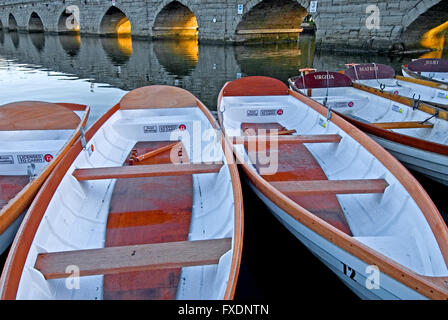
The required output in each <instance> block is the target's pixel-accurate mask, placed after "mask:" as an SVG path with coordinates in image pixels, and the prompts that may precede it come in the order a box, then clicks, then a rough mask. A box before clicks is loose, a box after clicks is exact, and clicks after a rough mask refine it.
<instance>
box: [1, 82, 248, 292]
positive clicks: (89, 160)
mask: <svg viewBox="0 0 448 320" xmlns="http://www.w3.org/2000/svg"><path fill="white" fill-rule="evenodd" d="M216 128H217V123H216V120H215V119H214V118H213V116H212V115H211V113H210V112H209V111H208V109H207V108H206V107H205V106H204V105H203V104H202V103H201V102H200V101H199V100H197V99H196V98H195V97H194V96H193V95H192V94H191V93H189V92H187V91H185V90H183V89H180V88H176V87H168V86H151V87H144V88H140V89H136V90H134V91H131V92H130V93H128V94H127V95H126V96H125V97H124V98H123V99H122V100H121V101H120V103H119V104H118V105H116V106H115V107H113V108H112V109H111V110H109V111H108V112H107V113H106V114H105V115H103V116H102V117H101V118H100V119H99V120H98V121H97V122H96V123H95V124H94V125H93V126H92V127H91V128H90V129H89V130H88V131H87V132H86V134H85V136H84V137H82V138H81V139H80V140H78V141H77V142H76V143H75V144H74V145H73V147H72V148H71V149H70V150H69V151H68V153H67V155H66V156H65V157H64V159H63V160H62V161H61V162H60V164H59V165H58V166H57V167H56V168H55V170H54V171H53V173H52V174H51V176H50V177H49V178H48V180H47V182H46V183H45V185H44V186H43V187H42V189H41V191H40V192H39V194H38V195H37V197H36V199H35V201H34V202H33V204H32V205H31V207H30V210H29V214H28V215H27V216H26V217H25V219H24V221H23V224H22V227H21V229H20V230H19V232H18V235H17V237H16V239H15V241H14V243H13V246H12V248H11V251H10V254H9V256H8V260H7V261H6V264H5V268H4V271H3V274H2V278H1V279H0V296H1V298H2V299H58V300H59V299H82V300H86V299H87V300H90V299H92V300H93V299H107V300H108V299H181V300H185V299H187V300H197V299H198V300H199V299H231V298H233V295H234V292H235V286H236V281H237V279H238V271H239V264H240V258H241V250H242V241H243V238H242V236H243V235H242V233H243V205H242V195H241V186H240V181H239V176H238V171H237V168H236V165H235V163H234V162H233V161H232V160H233V157H232V153H231V149H230V147H229V146H227V145H226V144H225V142H224V139H223V136H222V134H221V133H220V132H219V131H215V129H216ZM226 148H227V149H228V150H230V152H227V153H226V154H224V153H223V151H224V150H225V149H226Z"/></svg>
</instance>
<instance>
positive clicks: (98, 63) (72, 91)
mask: <svg viewBox="0 0 448 320" xmlns="http://www.w3.org/2000/svg"><path fill="white" fill-rule="evenodd" d="M314 40H315V39H314V37H313V36H304V35H303V36H301V38H300V39H299V41H298V42H297V43H286V44H272V45H262V46H260V45H253V46H233V45H216V44H213V45H212V44H198V42H197V41H195V40H184V41H174V40H169V41H168V40H158V41H149V40H135V39H134V40H131V39H130V38H120V39H116V38H100V37H80V36H69V35H64V36H57V35H47V34H45V35H44V34H41V33H36V34H28V33H3V32H1V31H0V105H1V104H5V103H9V102H13V101H19V100H42V101H49V102H73V103H80V104H87V105H89V106H90V107H91V116H90V119H89V122H88V125H90V124H92V123H93V122H94V121H95V120H96V119H97V118H98V117H99V116H101V115H102V114H103V113H104V112H105V111H106V110H108V109H109V108H110V107H112V106H113V105H115V104H116V103H117V102H118V101H119V100H120V99H121V97H122V96H123V95H124V94H126V92H127V91H129V90H132V89H135V88H138V87H141V86H146V85H153V84H165V85H174V86H179V87H182V88H184V89H186V90H188V91H190V92H192V93H193V94H194V95H195V96H197V97H198V98H199V99H200V100H201V101H202V102H204V103H205V104H206V105H207V106H208V107H209V108H210V109H211V110H212V111H213V110H216V101H217V97H218V94H219V92H220V90H221V88H222V86H223V85H224V84H225V83H226V82H227V81H232V80H235V79H237V78H239V77H244V76H251V75H263V76H270V77H274V78H278V79H280V80H282V81H284V82H285V83H286V82H287V79H288V78H289V77H291V76H295V75H297V74H298V69H299V68H304V67H314V68H316V69H318V70H334V71H337V70H342V69H344V65H345V64H346V63H353V62H356V63H363V62H365V63H370V62H376V63H384V64H389V65H391V66H393V67H394V69H395V70H396V71H397V72H400V70H401V65H402V64H404V63H408V62H409V61H410V59H412V58H418V57H420V55H412V56H393V57H387V56H372V55H359V54H342V53H340V54H335V53H328V52H319V51H316V50H315V45H314V43H315V41H314ZM443 56H444V57H445V58H446V57H447V54H446V51H445V53H444V54H443ZM415 175H416V177H417V178H418V180H419V181H420V182H421V184H422V185H423V186H424V187H425V189H426V190H427V192H428V193H429V195H430V196H431V198H432V199H433V201H434V203H435V204H436V205H437V207H438V208H439V210H440V211H441V212H442V215H443V216H444V218H445V219H446V218H447V210H448V200H447V199H448V198H447V197H446V195H445V194H446V192H447V191H448V187H445V186H443V185H440V184H437V183H435V182H432V181H431V180H429V179H426V178H425V177H422V176H420V175H418V174H415ZM244 195H245V197H244V201H245V215H246V221H245V239H244V241H245V246H244V252H243V262H242V265H241V272H240V278H239V283H238V287H237V291H236V298H238V299H287V300H289V299H296V298H298V297H299V296H300V299H305V300H307V299H313V300H316V299H319V300H322V299H332V300H335V299H336V300H356V299H357V298H356V297H355V296H354V295H353V294H352V293H351V292H350V291H349V290H348V289H347V288H346V287H345V286H344V285H343V284H342V283H341V282H340V281H339V280H338V279H337V278H336V277H335V276H334V275H333V274H332V273H331V272H330V271H329V270H328V269H327V268H326V267H324V266H323V265H322V264H321V263H320V262H319V261H317V260H316V258H314V256H313V255H311V254H310V253H309V252H308V251H307V250H306V249H304V247H303V246H302V245H301V244H300V243H299V242H298V241H297V240H296V239H295V238H294V237H293V236H292V235H291V234H290V233H289V232H287V231H286V229H284V227H283V226H281V225H280V224H279V223H278V222H277V221H276V220H275V219H274V218H273V217H272V215H271V214H270V213H269V212H268V211H267V209H266V207H264V205H263V204H262V203H260V201H259V200H258V198H257V197H256V196H255V195H254V194H253V193H252V192H251V191H250V190H249V188H247V187H246V186H245V185H244ZM445 221H447V220H445ZM5 259H6V254H4V255H3V256H1V257H0V270H1V267H2V265H3V262H4V260H5Z"/></svg>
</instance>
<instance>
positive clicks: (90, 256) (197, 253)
mask: <svg viewBox="0 0 448 320" xmlns="http://www.w3.org/2000/svg"><path fill="white" fill-rule="evenodd" d="M231 248H232V239H231V238H226V239H216V240H203V241H182V242H166V243H158V244H145V245H135V246H123V247H109V248H102V249H91V250H78V251H67V252H55V253H42V254H39V255H38V256H37V259H36V264H35V266H34V267H35V268H36V269H37V270H39V271H40V272H41V273H42V274H43V275H44V277H45V279H47V280H49V279H60V278H67V277H70V276H73V273H71V272H67V267H68V266H77V267H78V268H79V276H80V277H85V276H92V275H105V274H117V273H123V272H136V271H146V270H159V269H166V268H180V267H191V266H200V265H212V264H218V262H219V259H220V258H221V256H222V255H223V254H225V253H226V252H228V251H229V250H230V249H231Z"/></svg>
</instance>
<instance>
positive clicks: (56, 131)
mask: <svg viewBox="0 0 448 320" xmlns="http://www.w3.org/2000/svg"><path fill="white" fill-rule="evenodd" d="M88 115H89V108H88V107H87V106H83V105H75V104H66V103H58V104H54V103H46V102H37V101H25V102H16V103H11V104H7V105H4V106H0V253H2V252H4V251H5V250H6V249H7V248H8V247H9V245H10V244H11V243H12V241H13V239H14V236H15V235H16V232H17V229H18V228H19V225H20V223H21V221H22V219H23V217H24V215H25V213H26V210H27V208H28V206H29V205H30V203H31V202H32V200H33V198H34V196H35V195H36V194H37V192H38V191H39V188H40V187H41V186H42V184H43V183H44V182H45V179H46V178H47V177H48V175H49V174H50V173H51V171H52V170H53V169H54V167H55V166H56V165H57V164H58V162H59V161H60V160H61V159H62V157H63V156H64V155H65V153H66V152H67V151H68V149H69V147H70V146H71V145H72V144H73V143H74V142H75V141H76V139H77V138H78V137H79V135H80V130H81V128H82V127H84V126H85V124H86V121H87V118H88Z"/></svg>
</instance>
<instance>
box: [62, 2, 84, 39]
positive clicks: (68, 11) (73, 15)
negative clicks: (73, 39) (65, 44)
mask: <svg viewBox="0 0 448 320" xmlns="http://www.w3.org/2000/svg"><path fill="white" fill-rule="evenodd" d="M80 26H81V24H80V12H79V9H78V7H75V6H67V7H65V8H64V9H63V10H62V11H61V12H60V13H59V18H58V24H57V32H58V33H74V34H76V33H79V31H80Z"/></svg>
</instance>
